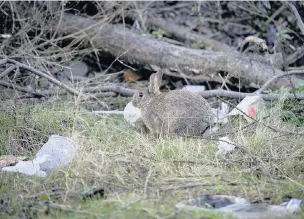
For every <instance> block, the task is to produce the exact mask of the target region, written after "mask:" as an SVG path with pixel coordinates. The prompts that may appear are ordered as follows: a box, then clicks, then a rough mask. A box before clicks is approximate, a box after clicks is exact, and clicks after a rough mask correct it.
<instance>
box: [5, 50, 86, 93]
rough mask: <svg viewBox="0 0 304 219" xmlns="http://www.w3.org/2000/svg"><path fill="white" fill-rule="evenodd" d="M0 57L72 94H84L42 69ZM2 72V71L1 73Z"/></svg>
mask: <svg viewBox="0 0 304 219" xmlns="http://www.w3.org/2000/svg"><path fill="white" fill-rule="evenodd" d="M0 58H2V59H3V60H6V62H9V63H12V64H14V65H15V66H16V67H20V68H23V69H26V70H28V71H30V72H32V73H34V74H36V75H38V76H40V77H43V78H46V79H47V80H48V81H50V82H51V83H53V84H55V85H57V86H59V87H61V88H64V89H65V90H67V91H68V92H70V93H72V94H75V95H78V96H85V97H86V95H84V94H82V93H80V92H79V91H77V90H75V89H74V88H71V87H69V86H68V85H66V84H64V83H62V82H60V81H58V80H57V79H56V78H54V77H51V76H49V75H47V74H45V73H43V72H42V71H39V70H37V69H35V68H33V67H31V66H28V65H26V64H23V63H20V62H18V61H15V60H13V59H8V58H7V57H4V56H2V55H0ZM2 74H3V73H2Z"/></svg>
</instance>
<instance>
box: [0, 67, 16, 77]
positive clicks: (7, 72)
mask: <svg viewBox="0 0 304 219" xmlns="http://www.w3.org/2000/svg"><path fill="white" fill-rule="evenodd" d="M15 69H16V66H15V65H12V66H10V67H8V68H7V69H6V70H5V71H4V72H2V73H1V74H0V78H3V77H5V76H6V75H8V74H9V73H11V71H13V70H15Z"/></svg>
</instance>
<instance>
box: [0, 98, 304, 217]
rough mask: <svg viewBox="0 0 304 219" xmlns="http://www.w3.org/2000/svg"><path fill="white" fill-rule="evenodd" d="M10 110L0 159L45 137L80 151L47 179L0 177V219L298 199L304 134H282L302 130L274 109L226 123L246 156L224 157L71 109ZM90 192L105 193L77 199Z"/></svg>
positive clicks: (134, 213) (201, 143)
mask: <svg viewBox="0 0 304 219" xmlns="http://www.w3.org/2000/svg"><path fill="white" fill-rule="evenodd" d="M10 105H13V104H8V103H7V104H3V105H2V108H3V109H2V110H1V111H0V112H1V113H0V125H1V130H0V133H1V154H14V155H27V156H30V157H31V156H34V155H35V154H36V152H37V151H38V149H39V148H40V147H41V145H42V144H43V143H44V142H46V141H47V139H48V136H49V135H51V134H61V135H65V136H68V137H70V138H71V139H72V140H73V142H74V144H75V146H76V147H77V150H78V153H77V157H76V158H75V159H74V161H73V162H72V163H71V164H70V165H68V166H67V167H64V168H61V169H56V170H54V171H53V172H52V173H51V174H49V176H48V177H47V178H46V179H41V178H36V177H29V176H24V175H22V174H12V173H0V174H1V177H0V194H1V197H0V203H1V204H0V212H1V213H0V218H9V217H11V216H18V217H30V216H34V217H38V218H94V217H95V218H98V217H99V218H101V217H107V218H155V217H174V218H187V217H188V218H189V217H191V218H202V217H203V218H222V217H221V214H218V213H210V212H203V211H202V210H197V211H186V210H178V209H176V208H175V207H174V205H175V204H176V203H177V202H179V201H182V200H185V199H189V198H192V197H195V196H199V195H203V194H223V195H234V196H239V197H243V198H247V199H249V200H251V201H258V202H267V203H270V204H280V203H281V202H283V201H285V200H286V199H288V198H290V197H295V198H304V195H303V183H304V178H303V166H304V160H303V155H304V147H303V146H304V145H303V144H304V143H303V142H304V141H303V138H304V137H303V134H302V135H300V134H286V133H288V132H291V131H292V132H301V133H303V132H304V130H303V128H302V127H297V126H296V125H295V123H297V121H296V118H297V117H296V116H294V118H293V121H292V123H288V122H283V121H281V120H280V117H281V116H282V115H283V114H284V113H285V111H284V110H285V109H284V108H282V104H277V105H276V106H274V107H272V108H270V109H267V110H268V114H269V116H268V117H267V118H265V119H264V120H263V121H262V122H261V123H258V124H257V123H255V124H252V125H251V126H249V127H245V126H246V125H247V122H246V121H245V120H239V121H237V122H236V123H235V124H234V125H232V124H230V125H231V127H230V128H229V131H230V133H232V132H234V133H233V134H230V135H229V138H230V139H231V140H232V141H234V142H236V143H237V144H239V145H242V146H243V147H245V148H246V150H240V149H236V150H235V151H234V152H233V153H232V154H231V155H227V156H226V157H225V158H223V157H216V156H215V153H216V151H217V142H216V141H208V140H202V139H194V138H187V139H184V138H173V137H171V138H169V137H166V138H156V137H154V136H152V135H150V134H147V133H142V132H141V131H140V130H139V128H130V127H129V125H128V123H127V122H126V121H125V120H124V119H123V118H122V117H120V116H93V115H92V114H91V113H90V112H88V111H86V110H84V109H82V108H81V107H78V106H75V105H74V104H72V103H62V104H56V105H53V104H41V105H35V106H26V105H25V106H18V107H12V108H10ZM4 107H5V109H4ZM267 126H271V127H276V129H277V130H279V131H274V130H272V129H270V128H269V127H267ZM193 184H195V185H194V186H192V185H193ZM94 188H103V189H104V190H105V196H104V197H102V198H97V197H93V198H86V199H84V193H85V192H88V191H90V190H92V189H94Z"/></svg>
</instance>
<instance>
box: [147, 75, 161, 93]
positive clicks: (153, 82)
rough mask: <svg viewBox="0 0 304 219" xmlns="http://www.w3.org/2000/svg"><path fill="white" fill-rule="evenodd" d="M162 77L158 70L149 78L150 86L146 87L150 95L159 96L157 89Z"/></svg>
mask: <svg viewBox="0 0 304 219" xmlns="http://www.w3.org/2000/svg"><path fill="white" fill-rule="evenodd" d="M162 77H163V72H162V70H159V71H158V72H156V73H154V74H152V75H151V76H150V84H149V87H148V89H149V92H150V93H153V94H160V91H159V87H160V85H161V80H162Z"/></svg>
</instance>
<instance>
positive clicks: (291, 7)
mask: <svg viewBox="0 0 304 219" xmlns="http://www.w3.org/2000/svg"><path fill="white" fill-rule="evenodd" d="M287 5H288V7H289V8H290V10H291V11H292V13H293V14H294V16H295V17H296V20H297V24H298V27H299V28H300V30H301V33H302V35H304V23H303V21H302V19H301V16H300V14H299V12H298V10H297V8H296V6H294V5H293V4H292V3H287Z"/></svg>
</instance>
